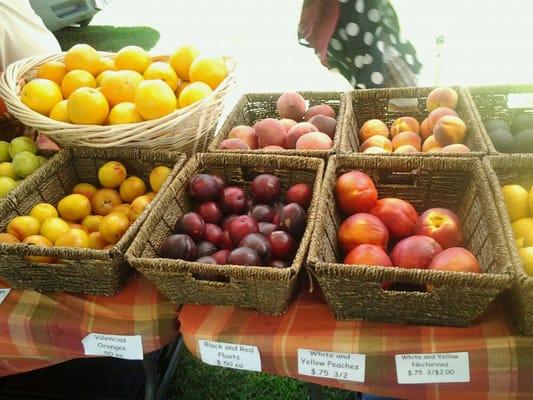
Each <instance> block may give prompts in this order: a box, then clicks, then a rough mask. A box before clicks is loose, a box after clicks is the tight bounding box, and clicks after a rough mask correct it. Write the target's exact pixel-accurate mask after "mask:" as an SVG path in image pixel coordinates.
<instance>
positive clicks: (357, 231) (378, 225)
mask: <svg viewBox="0 0 533 400" xmlns="http://www.w3.org/2000/svg"><path fill="white" fill-rule="evenodd" d="M338 234H339V246H340V248H341V249H342V250H343V251H344V253H348V252H349V251H350V250H352V249H353V248H355V247H357V246H359V245H360V244H374V245H376V246H379V247H381V248H383V249H386V248H387V243H388V242H389V232H388V231H387V227H386V226H385V224H383V222H381V220H380V219H379V218H377V217H374V216H373V215H372V214H368V213H358V214H353V215H351V216H349V217H348V218H346V219H345V220H344V221H343V222H342V224H341V226H340V227H339V232H338Z"/></svg>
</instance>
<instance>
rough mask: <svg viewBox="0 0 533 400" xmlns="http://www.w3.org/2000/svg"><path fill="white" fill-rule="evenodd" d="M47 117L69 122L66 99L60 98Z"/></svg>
mask: <svg viewBox="0 0 533 400" xmlns="http://www.w3.org/2000/svg"><path fill="white" fill-rule="evenodd" d="M49 117H50V118H52V119H55V120H56V121H61V122H70V119H68V112H67V100H61V101H60V102H59V103H57V104H56V105H55V106H54V107H53V108H52V110H51V111H50V115H49Z"/></svg>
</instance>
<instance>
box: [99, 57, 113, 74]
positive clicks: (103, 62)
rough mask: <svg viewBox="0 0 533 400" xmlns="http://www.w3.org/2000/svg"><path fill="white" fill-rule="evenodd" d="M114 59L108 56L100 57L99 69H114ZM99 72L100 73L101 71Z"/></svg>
mask: <svg viewBox="0 0 533 400" xmlns="http://www.w3.org/2000/svg"><path fill="white" fill-rule="evenodd" d="M116 70H117V69H116V67H115V61H114V60H113V59H112V58H109V57H102V58H100V71H101V72H103V71H116ZM101 72H100V73H101Z"/></svg>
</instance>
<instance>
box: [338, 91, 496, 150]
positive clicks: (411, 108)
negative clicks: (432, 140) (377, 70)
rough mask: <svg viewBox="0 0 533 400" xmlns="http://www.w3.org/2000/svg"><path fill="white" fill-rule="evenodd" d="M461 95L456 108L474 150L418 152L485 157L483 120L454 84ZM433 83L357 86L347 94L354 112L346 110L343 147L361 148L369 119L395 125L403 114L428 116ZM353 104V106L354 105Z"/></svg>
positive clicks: (350, 148) (347, 148) (467, 143)
mask: <svg viewBox="0 0 533 400" xmlns="http://www.w3.org/2000/svg"><path fill="white" fill-rule="evenodd" d="M453 88H454V89H455V90H456V91H457V94H458V95H459V103H458V105H457V108H456V111H457V114H459V117H460V118H461V119H462V120H463V121H464V122H465V124H466V127H467V131H466V136H465V142H464V144H465V145H467V146H468V147H469V148H470V150H471V152H470V153H439V152H434V153H422V152H420V153H417V154H416V155H417V156H424V157H432V156H446V157H450V156H454V157H461V158H463V157H481V156H483V155H484V154H487V151H488V150H487V146H486V144H485V140H484V139H483V138H482V135H481V132H480V130H479V122H478V121H476V118H475V116H474V113H473V112H472V109H471V104H470V102H469V101H468V100H467V98H466V96H465V93H464V90H463V88H461V87H458V86H454V87H453ZM433 89H434V88H432V87H405V88H387V89H367V90H355V91H352V92H348V93H347V94H346V107H347V108H351V109H352V112H348V111H347V112H346V118H345V119H344V120H343V124H346V125H343V126H342V127H341V130H342V135H341V144H340V151H341V153H342V154H345V153H354V152H359V147H360V146H361V143H360V142H359V127H361V126H362V125H363V124H364V123H365V122H366V121H368V120H369V119H380V120H382V121H383V122H385V123H386V124H387V126H388V127H390V126H391V124H392V122H394V120H396V119H397V118H400V117H413V118H415V119H416V120H417V121H418V122H420V123H422V121H423V120H424V119H425V118H426V117H427V116H428V114H429V113H428V111H427V107H426V98H427V96H428V94H429V93H430V92H431V91H432V90H433ZM350 104H351V107H350ZM390 155H394V156H395V157H411V156H412V154H394V153H392V154H378V156H381V157H383V156H390Z"/></svg>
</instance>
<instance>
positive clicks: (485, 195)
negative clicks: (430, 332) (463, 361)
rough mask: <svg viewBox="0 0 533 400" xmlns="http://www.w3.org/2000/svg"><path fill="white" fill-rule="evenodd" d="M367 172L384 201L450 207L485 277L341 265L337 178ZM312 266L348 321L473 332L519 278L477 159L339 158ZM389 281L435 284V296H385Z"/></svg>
mask: <svg viewBox="0 0 533 400" xmlns="http://www.w3.org/2000/svg"><path fill="white" fill-rule="evenodd" d="M354 169H355V170H361V171H363V172H364V173H366V174H368V175H369V176H370V177H371V178H372V180H373V181H374V183H375V185H376V187H377V189H378V194H379V198H386V197H397V198H400V199H403V200H406V201H409V202H410V203H411V204H412V205H413V206H414V207H415V209H416V210H417V212H419V213H421V212H423V211H425V210H427V209H429V208H433V207H444V208H449V209H451V210H452V211H454V212H455V213H456V214H457V215H458V217H459V219H460V220H461V222H462V225H463V231H464V236H465V247H466V248H468V249H469V250H470V251H471V252H472V253H473V254H474V255H475V256H476V257H477V259H478V260H479V262H480V264H481V267H482V269H483V271H484V273H480V274H475V273H461V272H450V271H430V270H425V269H405V268H397V267H379V266H364V265H345V264H341V263H340V260H342V258H341V253H340V251H339V248H338V237H337V232H338V228H339V226H340V224H341V223H342V220H343V216H342V215H341V213H340V212H339V210H338V209H337V206H336V202H335V194H334V190H335V181H336V179H337V176H339V175H341V174H342V173H344V172H347V171H349V170H354ZM308 267H309V270H310V272H311V273H312V275H314V276H315V277H316V278H317V280H318V283H319V285H320V287H321V289H322V291H323V293H324V296H325V298H326V300H327V302H328V303H329V305H330V306H331V308H332V310H333V312H334V314H335V317H336V318H337V319H341V320H351V319H364V320H373V321H382V322H393V323H414V324H428V325H451V326H467V325H470V324H471V323H472V322H473V320H474V319H475V318H476V317H477V316H478V315H480V314H481V313H482V312H483V311H484V310H485V309H486V308H487V306H488V305H489V303H490V302H491V301H492V300H493V299H494V298H495V297H496V296H497V295H498V293H500V292H501V291H502V290H503V289H505V288H507V287H509V286H510V285H511V280H512V274H511V271H510V268H511V266H510V261H509V255H508V249H507V246H506V243H505V238H503V237H502V235H501V225H500V222H499V218H498V214H497V212H496V209H495V206H494V202H493V200H492V196H491V194H490V189H489V185H488V182H487V179H486V176H485V174H484V171H483V168H482V165H481V161H480V160H478V159H476V158H474V157H467V158H459V157H409V158H406V157H375V156H363V155H359V156H344V157H332V158H331V159H330V161H329V163H328V166H327V169H326V173H325V175H324V181H323V183H322V192H321V195H320V206H319V208H318V213H317V222H316V223H315V230H314V232H313V237H312V239H311V245H310V249H309V257H308ZM384 282H394V283H402V284H414V285H427V284H431V285H432V286H433V289H432V291H431V292H427V291H424V292H421V291H400V290H383V289H382V284H383V283H384Z"/></svg>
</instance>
